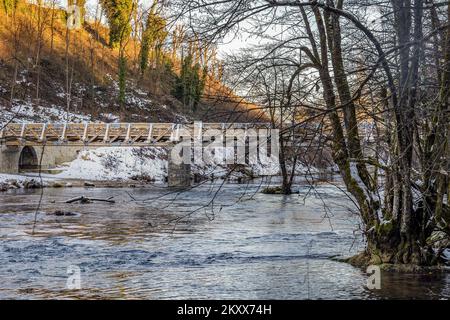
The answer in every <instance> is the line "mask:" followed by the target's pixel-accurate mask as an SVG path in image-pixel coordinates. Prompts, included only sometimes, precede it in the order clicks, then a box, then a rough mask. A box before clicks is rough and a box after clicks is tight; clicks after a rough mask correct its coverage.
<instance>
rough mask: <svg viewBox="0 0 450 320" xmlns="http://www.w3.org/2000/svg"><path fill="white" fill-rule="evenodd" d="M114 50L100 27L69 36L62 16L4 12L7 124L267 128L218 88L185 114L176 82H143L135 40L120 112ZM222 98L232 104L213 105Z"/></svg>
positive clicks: (31, 10)
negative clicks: (173, 90) (214, 124)
mask: <svg viewBox="0 0 450 320" xmlns="http://www.w3.org/2000/svg"><path fill="white" fill-rule="evenodd" d="M40 35H41V36H40ZM107 43H108V30H107V29H106V28H105V27H104V26H102V25H101V24H99V23H95V22H85V24H84V26H83V28H82V29H80V30H72V31H67V29H66V27H65V23H64V12H63V11H61V10H59V9H55V10H53V9H51V8H41V9H38V8H37V7H36V6H33V5H28V4H23V3H22V4H21V5H20V6H19V8H18V10H17V12H16V15H15V16H14V17H13V16H7V15H6V14H5V12H4V11H3V10H0V111H1V112H0V122H2V123H5V122H8V121H11V120H12V121H14V122H17V121H35V122H37V121H44V122H45V121H106V122H112V121H123V122H125V121H130V122H190V121H193V120H203V121H221V122H231V121H241V122H244V121H249V122H253V121H264V120H266V119H265V116H264V115H263V114H262V113H261V112H257V111H249V109H250V108H248V107H247V104H245V103H240V99H239V97H237V96H235V95H233V94H232V92H231V90H229V89H227V88H224V87H223V86H217V85H215V86H213V87H211V86H210V87H208V88H206V89H205V91H208V99H204V100H203V101H202V102H201V103H200V104H199V106H198V108H197V109H196V110H195V112H194V111H193V110H190V109H188V108H186V107H185V106H183V104H182V103H181V102H180V101H178V100H177V99H175V98H174V97H173V96H172V95H171V93H170V88H167V87H168V86H169V87H170V84H171V81H172V80H173V79H164V83H162V82H163V81H162V80H161V83H155V80H154V79H151V78H149V77H144V78H141V77H139V73H138V72H137V66H136V65H135V64H133V63H132V61H135V58H136V56H137V55H138V53H139V45H138V42H137V41H134V40H133V39H130V41H129V43H128V45H127V57H128V60H129V61H131V63H129V65H128V72H127V91H126V99H125V100H126V102H125V106H124V108H122V109H121V108H119V105H118V103H117V100H118V99H117V97H118V93H119V92H118V83H117V61H118V50H117V49H111V48H109V47H108V46H107ZM156 87H157V89H155V88H156ZM223 95H226V96H227V98H226V99H222V98H221V100H220V101H219V99H215V98H214V97H215V96H223ZM211 97H212V98H211ZM224 100H226V101H224ZM253 109H254V107H253Z"/></svg>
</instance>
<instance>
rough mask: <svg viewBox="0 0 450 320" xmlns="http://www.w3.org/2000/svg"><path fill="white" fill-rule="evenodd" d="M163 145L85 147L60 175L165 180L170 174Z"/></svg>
mask: <svg viewBox="0 0 450 320" xmlns="http://www.w3.org/2000/svg"><path fill="white" fill-rule="evenodd" d="M166 159H167V152H166V150H165V149H163V148H132V147H129V148H128V147H103V148H98V149H96V150H84V151H81V152H80V154H79V155H78V158H77V159H76V160H74V161H73V162H71V163H70V164H69V165H68V167H66V168H64V167H62V168H60V169H62V170H64V171H63V172H62V173H59V174H56V175H55V177H56V178H58V179H67V178H69V179H85V180H98V181H101V180H105V181H106V180H140V179H143V180H148V181H152V180H154V181H163V180H164V179H165V177H166V175H167V160H166Z"/></svg>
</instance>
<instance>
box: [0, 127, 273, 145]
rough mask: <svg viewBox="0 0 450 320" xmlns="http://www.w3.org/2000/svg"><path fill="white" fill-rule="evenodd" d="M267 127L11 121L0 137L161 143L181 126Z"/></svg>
mask: <svg viewBox="0 0 450 320" xmlns="http://www.w3.org/2000/svg"><path fill="white" fill-rule="evenodd" d="M269 128H270V124H268V123H201V122H195V123H191V124H173V123H110V124H108V123H27V124H20V123H11V124H8V125H7V126H6V127H5V128H3V130H1V131H0V141H1V143H2V144H5V145H7V146H18V145H23V146H39V145H43V144H53V145H69V146H79V145H80V146H83V145H90V146H130V145H131V146H164V145H169V144H170V143H173V142H176V141H178V140H179V137H180V133H181V132H182V130H188V132H191V134H192V135H193V134H195V132H204V131H206V130H208V129H215V130H223V131H224V132H225V130H229V129H269ZM200 130H201V131H200ZM184 132H186V131H184Z"/></svg>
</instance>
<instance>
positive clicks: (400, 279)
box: [0, 181, 450, 299]
mask: <svg viewBox="0 0 450 320" xmlns="http://www.w3.org/2000/svg"><path fill="white" fill-rule="evenodd" d="M260 186H261V182H258V181H256V182H254V183H252V184H224V185H221V184H217V183H216V184H214V185H211V184H204V185H201V186H199V187H196V188H193V189H191V190H188V191H185V192H181V193H180V192H174V191H170V190H168V189H167V188H163V187H159V186H152V187H148V188H143V189H136V188H130V189H115V188H104V189H85V188H66V189H44V190H43V196H42V201H41V204H40V206H39V210H38V211H37V215H35V213H36V208H37V206H38V203H39V200H40V198H41V190H10V191H8V192H6V193H0V239H1V242H0V298H3V299H10V298H15V299H40V298H44V299H52V298H58V299H65V298H67V299H72V298H80V299H115V298H118V299H191V298H198V299H203V298H209V299H231V298H235V299H240V298H242V299H367V298H369V299H385V298H448V297H449V296H450V285H449V284H450V278H449V276H448V275H445V274H444V275H428V276H423V275H422V276H413V275H405V274H401V275H393V274H384V273H383V274H382V277H381V287H382V288H381V289H380V290H369V289H367V287H366V283H367V277H368V276H367V275H366V273H365V272H364V270H360V269H357V268H354V267H352V266H350V265H348V264H346V263H341V262H337V261H335V260H333V257H336V256H350V255H352V254H354V253H355V252H357V251H358V250H360V249H361V248H362V247H363V242H362V239H361V237H360V236H359V233H358V222H359V220H358V217H357V215H355V214H354V211H355V210H354V207H353V204H352V202H351V201H350V200H349V199H347V198H346V196H345V195H344V194H343V193H342V192H340V191H339V187H336V186H333V185H331V184H325V183H323V184H317V185H316V187H315V188H311V187H310V186H309V185H308V184H306V183H299V184H297V185H296V187H295V188H296V189H297V190H299V194H294V195H290V196H282V195H265V194H262V193H260V192H258V191H259V188H260ZM219 189H220V190H219ZM218 190H219V192H218ZM80 195H85V196H89V197H97V198H108V197H111V196H114V199H115V200H116V203H115V204H109V203H102V202H96V203H91V204H76V203H74V204H65V203H64V201H65V200H67V199H70V198H72V197H76V196H80ZM55 210H66V211H70V212H72V213H74V214H75V215H73V216H55V215H53V214H52V213H54V212H55ZM35 219H36V223H35ZM33 228H34V232H33ZM78 268H79V269H78ZM74 270H75V274H76V271H77V270H79V271H80V279H81V282H80V285H81V289H79V290H77V289H69V288H68V287H67V282H68V277H70V276H72V273H71V272H73V271H74ZM68 272H69V273H68ZM69 283H70V281H69Z"/></svg>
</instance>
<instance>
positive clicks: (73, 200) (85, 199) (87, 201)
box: [66, 196, 116, 203]
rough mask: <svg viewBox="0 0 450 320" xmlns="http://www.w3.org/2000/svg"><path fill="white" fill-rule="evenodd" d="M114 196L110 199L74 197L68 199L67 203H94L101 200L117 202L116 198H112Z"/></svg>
mask: <svg viewBox="0 0 450 320" xmlns="http://www.w3.org/2000/svg"><path fill="white" fill-rule="evenodd" d="M113 198H114V197H109V198H108V199H98V198H87V197H85V196H81V197H76V198H72V199H69V200H67V201H66V203H73V202H77V201H80V202H81V203H92V202H94V201H101V202H108V203H116V202H115V201H114V200H112V199H113Z"/></svg>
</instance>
